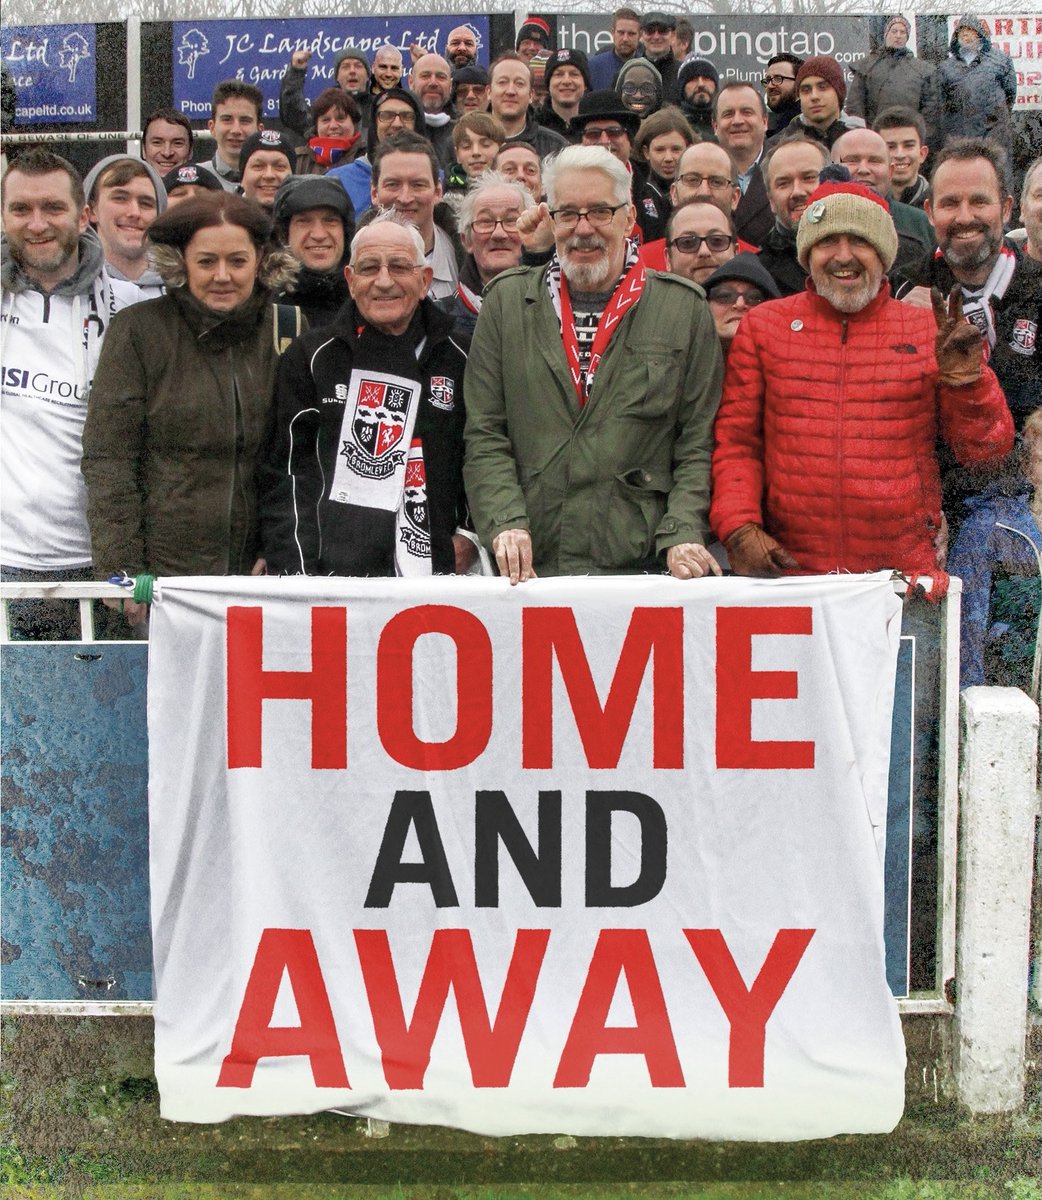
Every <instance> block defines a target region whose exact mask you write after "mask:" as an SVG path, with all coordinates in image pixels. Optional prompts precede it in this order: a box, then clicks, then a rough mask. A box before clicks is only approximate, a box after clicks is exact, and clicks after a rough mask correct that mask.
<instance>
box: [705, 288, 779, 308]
mask: <svg viewBox="0 0 1042 1200" xmlns="http://www.w3.org/2000/svg"><path fill="white" fill-rule="evenodd" d="M709 299H710V300H711V301H712V302H713V303H714V304H726V305H727V306H728V307H730V306H731V305H732V304H737V303H738V301H739V300H744V301H745V307H746V308H755V307H756V306H757V304H762V303H763V302H764V301H765V300H766V299H767V297H766V296H765V295H764V294H763V292H761V291H760V290H759V289H758V288H750V289H749V290H748V291H747V292H740V291H738V289H737V288H731V287H714V288H710V289H709Z"/></svg>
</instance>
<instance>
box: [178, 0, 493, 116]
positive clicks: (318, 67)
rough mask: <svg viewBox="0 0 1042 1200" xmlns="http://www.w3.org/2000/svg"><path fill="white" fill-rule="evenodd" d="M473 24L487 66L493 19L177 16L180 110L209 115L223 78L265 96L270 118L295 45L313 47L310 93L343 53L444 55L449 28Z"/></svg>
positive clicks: (328, 81)
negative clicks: (415, 49)
mask: <svg viewBox="0 0 1042 1200" xmlns="http://www.w3.org/2000/svg"><path fill="white" fill-rule="evenodd" d="M459 25H467V26H469V27H470V29H471V30H472V32H473V33H474V35H475V37H476V38H477V43H478V61H479V62H481V63H484V64H487V63H488V39H489V32H488V25H489V20H488V17H487V16H483V17H468V16H459V15H458V14H457V15H454V16H437V15H435V16H429V15H422V16H421V15H417V16H414V17H386V18H385V17H345V18H331V19H329V20H323V19H320V18H315V17H311V18H308V19H306V20H305V19H294V20H289V21H194V22H192V21H175V22H174V26H173V29H174V46H173V49H174V55H173V57H174V107H175V108H176V109H177V111H178V112H181V113H184V115H185V116H186V117H189V118H191V119H194V120H202V119H204V118H209V116H210V97H211V95H212V94H213V90H214V88H215V87H216V86H217V84H219V83H220V82H221V81H222V80H224V79H241V80H243V81H244V82H246V83H252V84H253V85H254V86H255V87H259V88H260V90H261V91H262V92H263V93H264V116H265V117H276V116H278V111H279V84H280V82H281V80H282V75H283V72H284V71H285V70H286V67H287V66H289V60H290V57H291V56H292V55H293V53H294V52H295V51H297V50H310V51H311V60H310V62H309V63H308V67H307V71H308V75H307V80H306V81H305V92H306V94H307V95H308V96H315V95H317V93H318V92H320V91H321V90H322V89H323V88H326V87H330V86H332V85H333V84H334V83H335V82H336V80H335V79H334V77H333V67H334V65H335V63H336V60H337V57H338V56H339V55H340V54H342V53H343V52H344V51H345V50H360V51H362V53H363V54H365V56H366V58H367V59H369V61H370V62H372V58H373V55H374V54H375V53H376V51H377V50H378V49H379V47H380V46H383V45H384V44H386V43H390V44H391V45H392V46H397V47H398V48H399V49H400V50H401V51H402V55H403V57H404V59H405V65H406V70H408V67H409V62H410V58H409V47H410V46H412V45H417V44H418V45H420V46H422V47H424V49H426V50H429V51H434V52H436V53H439V54H443V53H444V51H445V42H446V39H447V37H448V34H449V31H450V30H451V29H455V28H456V27H457V26H459Z"/></svg>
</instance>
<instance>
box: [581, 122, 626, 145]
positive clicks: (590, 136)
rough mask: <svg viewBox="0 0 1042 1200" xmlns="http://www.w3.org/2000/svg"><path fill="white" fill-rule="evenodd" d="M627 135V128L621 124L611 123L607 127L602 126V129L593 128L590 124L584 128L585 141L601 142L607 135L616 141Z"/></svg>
mask: <svg viewBox="0 0 1042 1200" xmlns="http://www.w3.org/2000/svg"><path fill="white" fill-rule="evenodd" d="M625 136H626V130H625V129H623V127H622V126H621V125H609V126H607V127H606V128H605V127H603V126H602V127H601V128H600V129H591V128H590V127H589V125H587V126H586V128H585V129H584V130H583V141H584V142H600V141H603V139H604V138H606V137H607V138H610V139H611V140H612V141H613V142H614V141H617V140H618V139H619V138H623V137H625Z"/></svg>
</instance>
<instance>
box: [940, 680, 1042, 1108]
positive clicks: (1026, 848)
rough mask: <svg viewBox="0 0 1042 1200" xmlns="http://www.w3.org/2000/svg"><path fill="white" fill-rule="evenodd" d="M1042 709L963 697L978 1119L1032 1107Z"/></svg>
mask: <svg viewBox="0 0 1042 1200" xmlns="http://www.w3.org/2000/svg"><path fill="white" fill-rule="evenodd" d="M1037 748H1038V708H1037V707H1036V706H1035V705H1034V704H1033V703H1032V702H1031V701H1030V700H1029V699H1028V697H1027V695H1026V694H1025V693H1024V692H1022V691H1019V690H1018V689H1016V688H990V687H971V688H967V689H966V691H964V692H963V694H962V770H961V778H960V810H959V882H958V907H957V912H958V922H957V928H958V942H957V947H956V958H955V979H956V1004H955V1033H956V1038H955V1084H956V1088H957V1091H958V1096H959V1099H960V1101H961V1102H962V1103H963V1104H965V1105H966V1106H967V1107H968V1108H969V1109H971V1110H972V1111H973V1112H975V1113H985V1112H1007V1111H1009V1110H1011V1109H1015V1108H1018V1107H1019V1106H1020V1105H1022V1104H1023V1102H1024V1071H1025V1064H1024V1049H1025V1038H1026V1035H1027V990H1028V954H1029V937H1030V914H1031V881H1032V871H1033V866H1034V863H1033V859H1034V841H1035V807H1036V792H1035V767H1036V757H1035V756H1036V751H1037Z"/></svg>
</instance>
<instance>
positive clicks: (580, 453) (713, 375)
mask: <svg viewBox="0 0 1042 1200" xmlns="http://www.w3.org/2000/svg"><path fill="white" fill-rule="evenodd" d="M544 182H545V184H546V191H547V200H548V203H547V204H545V205H543V206H542V209H543V214H542V215H543V218H544V219H546V220H549V222H550V224H551V227H552V230H553V236H554V244H555V251H554V254H553V256H552V257H551V259H550V262H549V263H548V264H547V265H546V266H545V267H542V268H536V267H519V268H517V269H516V270H511V271H505V272H503V273H502V274H501V275H500V276H499V277H498V278H497V279H496V280H494V281H493V283H491V284H490V285H489V288H488V290H487V292H486V294H485V298H484V302H483V304H482V309H481V316H480V317H479V319H478V324H477V329H476V330H475V334H474V341H473V346H472V350H471V354H470V358H469V361H468V366H467V374H466V390H467V427H466V463H465V467H464V481H465V484H466V489H467V497H468V501H469V504H470V508H471V512H472V514H473V517H474V520H475V523H476V526H477V529H478V532H479V534H480V536H481V538H482V540H483V541H484V542H485V543H486V544H487V545H489V546H491V548H492V550H493V552H494V553H495V557H496V562H497V564H498V566H499V570H500V573H501V574H503V575H507V576H509V578H510V581H511V582H512V583H517V582H520V581H524V580H527V579H530V578H532V577H533V576H535V575H578V574H599V575H611V574H622V573H633V572H639V571H661V570H663V569H667V570H668V571H669V572H670V574H672V575H674V576H676V577H677V578H680V579H694V578H698V577H700V576H702V575H707V574H709V573H713V574H717V575H718V574H719V573H720V571H719V568H718V566H717V564H716V561H715V560H714V559H713V557H712V556H711V555H710V553H709V551H708V550H707V549H706V547H705V539H706V536H707V534H708V520H707V514H708V510H709V464H710V458H711V454H712V446H713V419H714V417H715V415H716V408H717V404H718V402H719V399H720V381H721V370H722V368H721V356H720V347H719V341H718V339H717V337H716V330H715V328H714V325H713V318H712V315H711V313H710V311H709V306H708V304H707V303H706V300H705V294H704V293H703V291H702V289H701V288H700V287H698V286H697V285H696V284H692V283H689V282H688V281H687V280H683V279H680V278H678V277H676V276H673V275H663V274H660V273H658V272H656V271H652V270H648V269H646V268H645V266H644V264H643V262H642V261H641V259H640V256H639V254H638V251H637V247H636V246H635V244H633V243H632V242H630V241H629V239H628V234H629V232H630V230H631V229H632V227H633V220H634V210H633V206H632V204H631V203H630V198H629V197H630V176H629V172H628V171H627V170H626V167H625V166H624V165H623V164H622V163H620V162H619V161H618V160H617V159H616V158H614V157H612V155H611V154H609V153H608V151H607V150H604V149H603V148H601V147H591V146H573V147H569V148H568V149H566V150H562V151H561V153H560V154H559V155H558V156H557V158H556V160H551V161H550V162H549V163H548V164H547V165H546V166H545V167H544Z"/></svg>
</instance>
